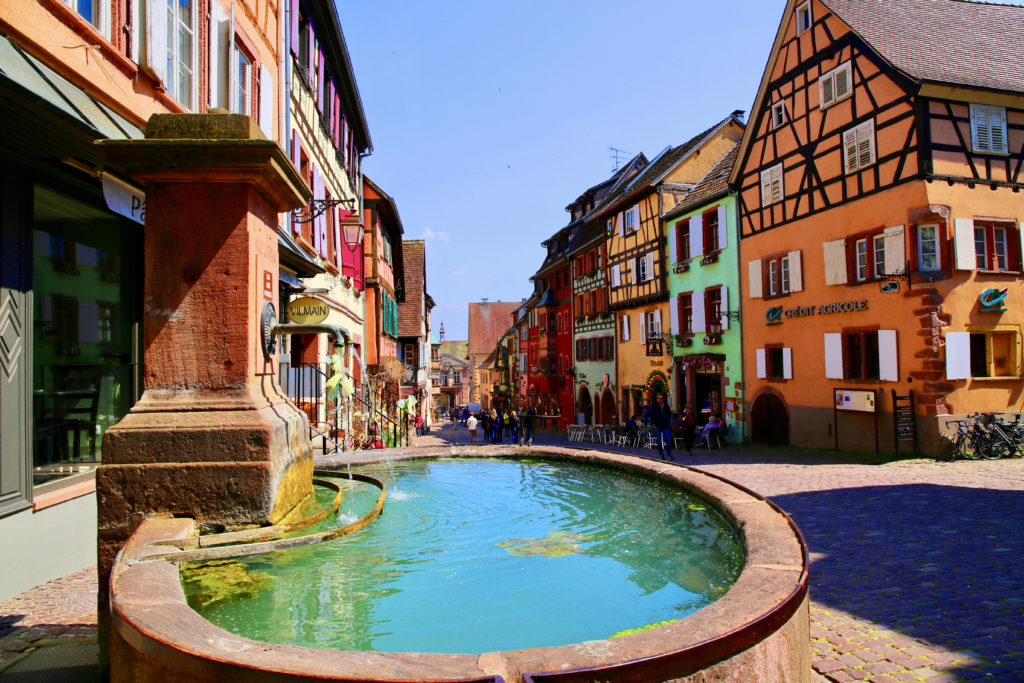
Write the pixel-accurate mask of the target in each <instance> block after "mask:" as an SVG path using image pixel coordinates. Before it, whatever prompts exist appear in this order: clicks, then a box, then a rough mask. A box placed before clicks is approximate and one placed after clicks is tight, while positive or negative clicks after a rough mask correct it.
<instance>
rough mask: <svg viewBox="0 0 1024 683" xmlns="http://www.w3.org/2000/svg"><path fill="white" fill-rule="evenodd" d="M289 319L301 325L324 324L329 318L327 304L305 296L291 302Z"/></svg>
mask: <svg viewBox="0 0 1024 683" xmlns="http://www.w3.org/2000/svg"><path fill="white" fill-rule="evenodd" d="M285 310H286V311H287V313H288V319H289V320H291V321H292V322H293V323H298V324H300V325H315V324H316V323H322V322H323V321H324V320H325V319H326V318H327V313H328V312H329V309H328V308H327V304H325V303H324V302H323V301H320V300H319V299H314V298H313V297H311V296H304V297H302V298H299V299H295V300H294V301H291V302H289V304H288V308H287V309H285Z"/></svg>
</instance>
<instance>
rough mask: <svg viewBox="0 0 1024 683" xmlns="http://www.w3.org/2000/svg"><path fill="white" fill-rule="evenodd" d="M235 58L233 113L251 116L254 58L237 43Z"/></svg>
mask: <svg viewBox="0 0 1024 683" xmlns="http://www.w3.org/2000/svg"><path fill="white" fill-rule="evenodd" d="M234 56H235V59H234V68H235V92H234V94H233V96H232V98H231V112H232V113H234V114H249V113H251V112H252V58H251V57H250V56H249V55H248V54H247V52H246V50H245V48H244V47H242V46H241V45H239V44H238V43H237V42H236V43H235V49H234Z"/></svg>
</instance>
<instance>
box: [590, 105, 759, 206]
mask: <svg viewBox="0 0 1024 683" xmlns="http://www.w3.org/2000/svg"><path fill="white" fill-rule="evenodd" d="M741 114H742V112H740V111H735V112H733V113H731V114H729V115H728V116H726V117H725V118H724V119H722V120H721V121H718V122H717V123H715V125H713V126H711V127H710V128H708V129H707V130H705V131H702V132H700V133H698V134H697V135H695V136H693V137H692V138H690V139H689V140H687V141H686V142H684V143H683V144H681V145H679V146H677V147H667V148H666V149H665V150H664V151H663V152H662V153H661V154H659V155H658V156H657V157H655V159H654V160H653V161H652V162H651V163H650V164H648V166H647V168H645V169H644V170H643V171H642V172H641V173H640V174H639V175H638V176H636V177H635V178H633V179H632V180H631V181H629V182H628V183H625V184H623V186H622V187H620V188H616V190H614V191H612V192H610V193H609V194H608V196H607V198H606V199H605V200H604V201H603V202H602V203H601V205H600V206H598V207H595V209H594V212H593V213H594V214H595V215H596V214H598V213H601V212H603V211H606V210H607V209H610V208H612V207H614V206H615V205H616V204H618V203H619V202H620V201H622V200H623V199H625V198H627V197H631V196H633V195H635V194H637V193H638V192H640V191H641V190H643V189H645V188H648V187H651V186H653V185H654V183H655V182H656V181H657V180H658V179H659V178H660V177H661V176H662V175H664V174H665V172H666V171H668V170H669V169H670V168H672V167H673V166H674V165H675V164H677V163H678V162H679V160H680V159H683V158H684V157H685V156H686V155H687V154H689V153H690V152H691V151H693V149H694V148H696V147H697V146H698V145H699V144H700V143H701V142H703V141H704V140H705V139H707V137H708V136H709V135H711V133H713V132H714V131H715V130H717V129H718V128H720V127H722V126H723V125H725V124H726V123H728V122H729V121H730V120H731V119H733V118H738V117H739V116H740V115H741Z"/></svg>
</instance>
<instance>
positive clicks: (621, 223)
mask: <svg viewBox="0 0 1024 683" xmlns="http://www.w3.org/2000/svg"><path fill="white" fill-rule="evenodd" d="M615 220H616V221H617V222H618V224H619V237H622V236H623V235H625V234H626V220H625V218H624V217H623V216H622V212H621V211H619V212H618V213H617V214H616V215H615Z"/></svg>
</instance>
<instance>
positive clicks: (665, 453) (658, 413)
mask: <svg viewBox="0 0 1024 683" xmlns="http://www.w3.org/2000/svg"><path fill="white" fill-rule="evenodd" d="M648 414H649V415H650V418H651V426H652V427H654V428H655V429H656V430H657V433H658V457H659V458H661V459H662V460H671V459H672V408H671V407H670V406H669V405H668V402H667V401H665V394H658V397H657V399H656V400H655V403H654V405H653V406H651V407H650V411H649V413H648Z"/></svg>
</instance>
